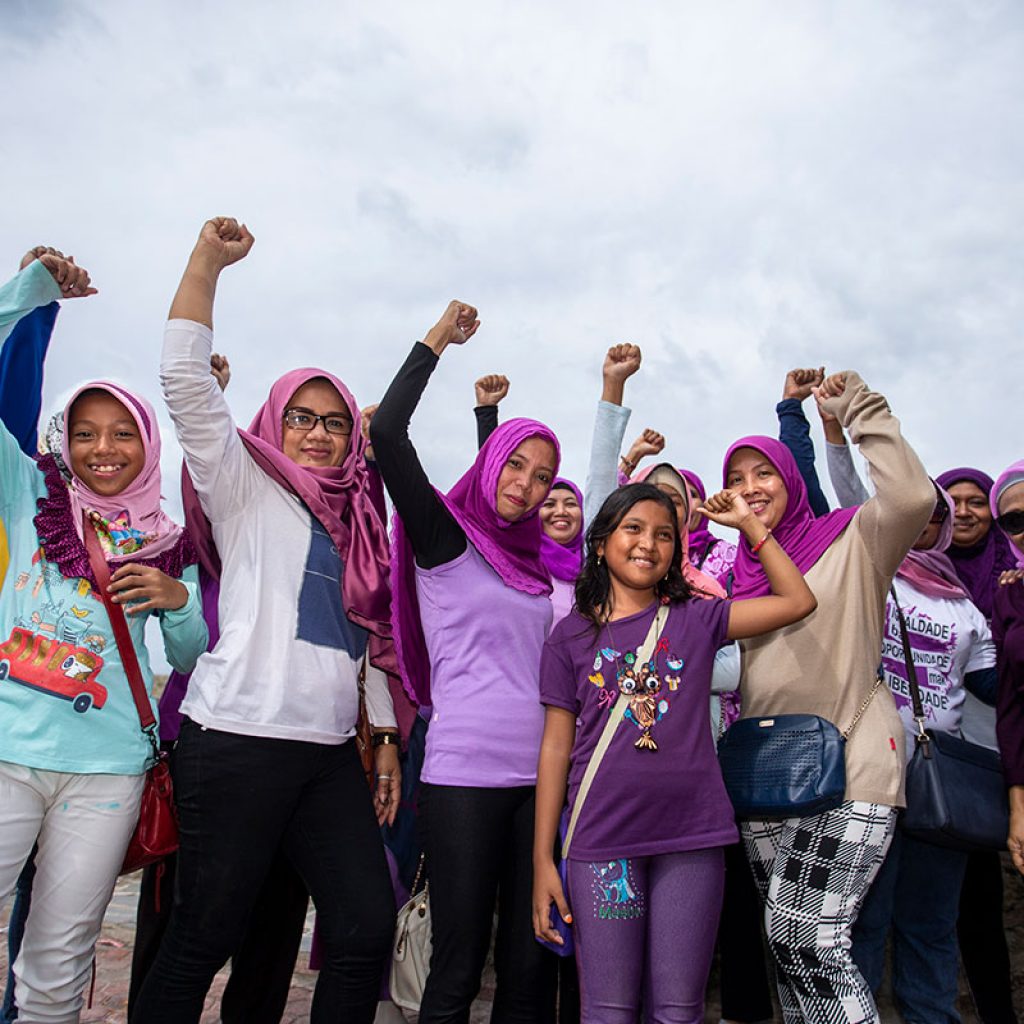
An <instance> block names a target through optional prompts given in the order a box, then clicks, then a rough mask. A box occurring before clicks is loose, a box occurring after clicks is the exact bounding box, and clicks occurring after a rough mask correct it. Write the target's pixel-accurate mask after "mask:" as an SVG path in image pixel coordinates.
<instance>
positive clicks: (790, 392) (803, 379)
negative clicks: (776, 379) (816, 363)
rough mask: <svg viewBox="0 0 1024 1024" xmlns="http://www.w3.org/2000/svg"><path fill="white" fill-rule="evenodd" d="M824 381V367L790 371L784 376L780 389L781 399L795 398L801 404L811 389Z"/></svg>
mask: <svg viewBox="0 0 1024 1024" xmlns="http://www.w3.org/2000/svg"><path fill="white" fill-rule="evenodd" d="M824 379H825V367H824V366H822V367H821V368H820V369H817V370H813V369H806V370H800V369H797V370H790V371H789V373H787V374H786V383H785V384H784V385H783V388H782V397H783V399H787V398H795V399H797V401H800V402H802V401H803V400H804V399H805V398H807V397H808V396H809V395H810V393H811V389H812V388H815V387H817V386H818V385H819V384H821V382H822V381H823V380H824Z"/></svg>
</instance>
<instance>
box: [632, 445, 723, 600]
mask: <svg viewBox="0 0 1024 1024" xmlns="http://www.w3.org/2000/svg"><path fill="white" fill-rule="evenodd" d="M635 482H636V483H638V484H640V483H648V484H654V485H655V486H657V485H658V484H659V483H663V484H668V486H669V487H672V488H674V489H675V490H677V491H679V493H680V494H681V495H682V496H683V507H684V508H685V510H686V511H685V512H684V514H683V529H682V530H681V531H680V534H679V539H680V541H681V542H682V545H683V578H684V579H685V580H686V582H687V583H689V584H690V587H691V589H692V590H693V592H694V596H695V597H727V596H728V595H727V594H726V592H725V589H724V588H723V587H722V585H721V584H720V583H719V582H718V580H716V579H715V578H714V577H713V576H709V575H708V574H707V573H706V572H701V570H700V569H698V568H697V567H696V566H695V565H694V564H693V563H692V562H691V561H690V534H689V532H688V531H687V529H686V524H687V523H689V521H690V489H689V488H688V487H687V486H686V478H685V476H684V475H683V472H682V471H681V470H678V469H676V468H675V466H671V465H669V463H667V462H659V463H657V464H655V465H653V466H649V467H648V468H647V469H644V470H642V471H641V472H639V473H637V475H636V479H635Z"/></svg>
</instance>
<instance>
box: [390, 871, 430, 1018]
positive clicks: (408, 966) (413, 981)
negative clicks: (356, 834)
mask: <svg viewBox="0 0 1024 1024" xmlns="http://www.w3.org/2000/svg"><path fill="white" fill-rule="evenodd" d="M423 860H424V858H423V857H422V856H421V857H420V863H419V867H418V868H417V870H416V880H415V881H414V882H413V883H412V896H410V897H409V902H408V903H406V904H405V906H404V907H402V909H401V910H399V911H398V919H397V922H396V924H395V944H394V946H393V948H392V950H391V978H390V981H389V985H388V987H389V988H390V990H391V1001H392V1002H393V1003H395V1004H396V1005H398V1006H400V1007H402V1009H403V1010H413V1011H415V1012H418V1011H419V1008H420V1003H421V1002H422V1001H423V989H424V988H425V987H426V984H427V974H429V973H430V954H431V951H432V950H433V946H434V944H433V941H432V938H431V933H430V884H429V883H426V884H425V885H424V886H423V890H422V892H417V891H416V890H417V889H418V888H419V884H420V877H421V876H422V874H423Z"/></svg>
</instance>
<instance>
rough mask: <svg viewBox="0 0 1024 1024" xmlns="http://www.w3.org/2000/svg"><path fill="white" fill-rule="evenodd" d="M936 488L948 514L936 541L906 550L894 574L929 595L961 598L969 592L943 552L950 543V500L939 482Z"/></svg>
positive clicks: (951, 531) (951, 537)
mask: <svg viewBox="0 0 1024 1024" xmlns="http://www.w3.org/2000/svg"><path fill="white" fill-rule="evenodd" d="M935 491H936V497H937V498H938V501H942V502H945V504H946V507H947V508H948V509H949V514H948V515H947V516H946V518H945V519H944V520H943V522H942V526H941V527H940V528H939V535H938V536H937V537H936V538H935V543H934V544H932V546H931V547H930V548H924V549H921V550H915V549H911V550H910V551H908V552H907V556H906V558H904V559H903V561H902V563H901V564H900V567H899V568H898V569H897V570H896V575H897V576H899V577H900V579H904V580H906V581H907V582H908V583H909V584H910V585H911V586H912V587H913V588H914V589H915V590H919V591H920V592H921V593H922V594H926V595H927V596H928V597H936V598H944V599H946V600H948V601H963V600H965V599H968V598H970V596H971V595H970V594H968V593H967V589H966V588H965V587H964V585H963V583H962V582H961V581H960V577H959V576H957V574H956V569H954V568H953V563H952V562H951V561H950V559H949V555H947V554H945V552H946V551H947V550H948V548H949V545H950V544H951V543H952V542H953V499H952V498H951V497H950V496H949V494H948V493H947V492H946V491H944V490H943V489H942V488H941V487H940V486H939V485H938V484H935Z"/></svg>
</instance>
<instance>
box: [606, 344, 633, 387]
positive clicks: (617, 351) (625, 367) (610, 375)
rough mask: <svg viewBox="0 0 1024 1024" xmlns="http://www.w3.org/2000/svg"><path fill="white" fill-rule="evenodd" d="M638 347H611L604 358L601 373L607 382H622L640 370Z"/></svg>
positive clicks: (625, 345) (627, 345)
mask: <svg viewBox="0 0 1024 1024" xmlns="http://www.w3.org/2000/svg"><path fill="white" fill-rule="evenodd" d="M640 361H641V354H640V346H639V345H629V344H624V345H612V347H611V348H610V349H608V354H607V355H606V356H605V357H604V366H602V367H601V373H602V374H603V376H604V377H605V378H606V379H608V380H615V381H624V380H627V379H628V378H629V377H632V376H633V374H634V373H636V371H637V370H639V369H640Z"/></svg>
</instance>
